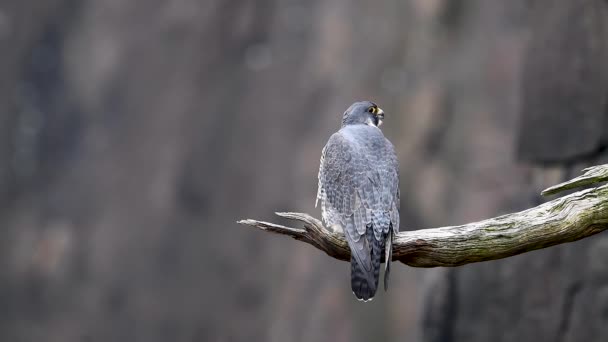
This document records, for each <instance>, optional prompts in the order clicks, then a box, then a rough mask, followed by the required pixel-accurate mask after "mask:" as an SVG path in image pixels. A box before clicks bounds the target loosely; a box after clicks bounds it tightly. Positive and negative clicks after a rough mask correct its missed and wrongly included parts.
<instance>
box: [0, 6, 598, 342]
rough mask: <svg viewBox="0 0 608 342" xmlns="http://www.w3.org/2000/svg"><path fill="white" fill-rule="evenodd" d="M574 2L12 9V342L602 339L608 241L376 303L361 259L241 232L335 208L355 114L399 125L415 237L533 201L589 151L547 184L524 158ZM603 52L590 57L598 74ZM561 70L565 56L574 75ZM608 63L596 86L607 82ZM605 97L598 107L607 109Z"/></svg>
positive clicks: (397, 274) (5, 302)
mask: <svg viewBox="0 0 608 342" xmlns="http://www.w3.org/2000/svg"><path fill="white" fill-rule="evenodd" d="M573 3H575V2H573V1H566V0H560V1H540V0H535V1H530V0H517V1H509V2H507V1H498V0H491V1H487V0H486V1H482V0H467V1H448V0H432V1H430V0H409V1H393V0H381V1H375V2H365V1H356V0H352V1H347V0H332V1H319V0H316V1H315V0H313V1H308V2H299V1H293V0H258V1H253V0H250V1H247V0H239V1H237V0H222V1H220V0H207V1H192V0H173V1H168V0H155V1H143V0H128V1H124V0H121V1H118V0H106V1H91V0H89V1H73V0H48V1H43V2H40V1H39V2H33V1H22V2H16V1H9V2H7V1H3V2H2V1H0V49H1V51H2V53H1V54H0V139H1V143H0V225H1V226H2V229H1V230H0V234H1V238H0V263H1V265H2V267H1V268H0V317H2V319H1V320H0V339H1V340H2V341H4V340H6V341H39V340H44V341H51V342H52V341H151V342H153V341H242V340H250V341H251V340H252V341H329V340H332V341H366V340H372V339H373V340H380V339H382V340H385V341H397V340H398V341H404V340H405V341H421V340H427V341H487V340H498V341H500V340H505V341H509V340H514V339H518V340H520V341H527V340H530V341H532V340H538V339H541V340H556V339H560V338H561V339H562V340H564V341H566V340H578V339H586V340H593V338H595V339H597V340H599V339H600V338H601V336H602V329H603V328H602V327H603V326H604V325H605V324H604V323H605V320H606V318H605V315H604V314H603V312H604V311H605V309H604V306H605V305H604V301H605V300H604V297H606V296H605V293H604V292H606V291H605V285H604V280H605V279H604V278H605V276H603V275H604V274H608V273H607V272H606V271H607V270H605V268H604V267H603V266H602V265H603V263H602V260H603V259H604V258H603V256H604V254H605V252H606V250H607V249H606V248H605V247H606V246H605V245H606V243H605V241H604V239H602V236H599V237H597V238H592V239H588V240H586V241H583V242H580V243H576V244H571V245H568V246H561V247H556V248H552V249H549V250H546V251H540V252H534V253H530V254H528V255H523V256H518V257H515V258H510V259H508V260H503V261H497V262H491V263H485V264H478V265H470V266H465V267H462V268H458V269H450V270H447V269H432V270H426V269H425V270H417V269H410V268H407V267H405V266H399V265H396V267H395V268H394V272H393V275H392V278H393V279H392V280H393V281H392V284H391V290H390V291H389V292H388V293H386V294H384V293H382V294H381V295H379V297H378V298H377V299H376V300H374V302H372V303H371V304H368V305H361V304H360V303H358V302H356V301H355V300H354V299H353V297H352V295H351V293H350V291H349V288H348V267H347V266H348V265H347V264H345V263H343V262H339V261H336V260H329V259H328V258H327V257H326V256H325V255H324V254H323V253H321V252H319V251H317V250H314V249H313V248H311V247H310V246H305V245H304V244H302V243H298V242H296V241H292V240H288V239H285V238H283V237H279V236H270V235H269V234H264V233H261V232H258V231H254V230H252V229H248V228H245V227H241V226H238V225H236V224H235V221H236V220H237V219H241V218H246V217H252V218H259V219H266V220H276V219H275V218H274V217H273V216H272V212H273V211H283V210H297V211H304V212H310V213H315V214H317V215H318V214H319V212H318V210H317V209H315V208H314V207H313V204H314V197H315V193H316V173H317V168H318V159H319V156H320V151H321V148H322V147H323V145H324V143H325V142H326V140H327V138H328V137H329V135H330V134H331V133H332V132H334V131H335V130H336V129H338V127H339V122H340V117H341V113H342V112H343V111H344V109H345V108H346V107H347V106H348V105H349V104H350V103H351V102H353V101H354V100H356V99H372V100H374V101H376V102H377V103H379V104H380V105H381V106H382V108H383V109H385V111H386V112H387V124H386V125H385V126H384V131H385V134H386V135H387V136H388V137H389V138H390V139H391V140H392V141H393V142H394V143H395V145H396V147H397V150H398V153H399V158H400V161H401V177H402V184H401V191H402V194H403V196H402V197H403V200H402V208H401V212H402V220H403V221H402V224H401V226H402V227H407V228H411V229H415V228H424V227H430V226H438V225H447V224H458V223H463V222H466V221H472V220H477V219H482V218H486V217H490V216H494V215H497V214H499V213H505V212H508V211H512V210H518V209H523V208H526V207H528V206H531V205H534V204H535V203H536V202H537V201H538V199H537V197H536V194H537V193H538V192H539V191H540V190H541V188H542V184H540V183H543V182H549V181H550V178H551V177H546V175H545V173H549V174H552V173H558V174H559V173H564V172H563V169H564V168H565V167H566V166H565V164H568V165H569V164H570V163H571V160H568V161H560V160H553V162H554V163H556V164H557V166H553V169H551V170H549V171H547V170H546V169H545V166H544V165H545V164H544V161H543V159H542V158H541V157H538V155H535V154H532V153H531V154H532V156H527V157H526V156H525V155H524V154H522V153H521V151H526V150H527V148H525V147H523V148H522V147H521V146H529V147H530V148H532V145H534V144H538V141H537V140H534V139H528V140H526V139H527V138H526V137H525V134H526V133H525V132H526V130H525V129H522V127H527V126H528V125H527V124H525V122H526V121H525V120H527V119H526V115H527V114H529V115H532V114H530V113H531V112H532V111H529V110H526V108H529V107H530V106H540V108H553V107H552V106H553V104H549V105H547V107H542V106H543V105H542V102H540V101H537V102H529V101H527V100H526V99H527V97H526V95H525V94H528V90H526V89H527V88H526V86H525V85H526V84H527V83H526V82H524V81H526V80H527V79H526V77H527V76H528V75H536V74H534V71H535V70H537V69H535V67H534V65H537V64H538V63H537V62H535V61H534V60H533V59H530V58H531V57H529V56H530V52H529V51H530V50H529V49H528V48H527V47H528V46H529V45H528V43H529V42H530V41H531V40H532V41H534V40H535V39H536V40H538V39H540V40H541V41H544V39H545V38H543V36H542V35H541V34H539V33H538V32H545V33H544V34H551V30H550V29H548V30H547V29H546V28H545V29H543V30H540V29H539V28H537V25H541V24H540V23H541V22H545V21H544V19H542V18H545V17H546V16H547V15H548V14H547V13H554V12H557V13H564V12H563V11H558V10H555V8H558V7H560V6H573V5H572V4H573ZM576 3H577V4H580V5H579V6H595V7H594V8H596V9H599V10H600V12H597V11H590V10H576V11H581V12H584V13H593V16H592V17H593V18H592V19H589V21H590V22H591V24H590V25H591V26H585V25H582V27H584V29H580V30H578V31H576V32H575V33H573V34H572V35H571V36H572V37H576V38H577V39H575V40H576V41H579V40H580V41H581V42H588V41H587V40H584V39H582V38H579V37H581V36H584V37H586V33H585V32H597V31H598V30H599V29H598V27H599V28H602V27H604V26H603V25H602V24H601V23H602V22H603V21H601V20H599V19H597V17H595V16H599V15H600V14H601V13H603V12H601V11H603V10H604V7H605V3H604V2H601V1H600V0H596V1H591V0H586V1H581V2H576ZM550 9H552V10H550ZM558 9H559V8H558ZM576 11H575V12H576ZM568 13H569V12H568ZM576 13H579V12H576ZM559 18H561V17H559ZM578 27H581V26H580V25H579V26H578ZM589 27H591V28H589ZM564 30H567V29H566V28H564ZM581 32H582V33H581ZM590 34H591V33H590ZM539 35H540V38H539ZM593 35H594V36H595V35H597V37H600V38H597V39H598V41H600V42H601V41H603V40H602V39H601V33H599V32H597V33H593ZM566 36H567V37H570V35H566ZM547 41H552V40H550V39H549V38H547ZM594 41H595V40H594ZM572 44H576V43H572ZM595 44H596V43H593V42H591V43H589V44H588V46H591V47H590V48H589V49H588V50H584V51H591V52H588V54H587V55H581V57H580V59H581V61H582V62H581V64H580V65H582V66H583V69H584V70H591V71H593V70H595V68H596V67H594V66H593V65H596V66H597V69H598V73H599V72H600V71H599V70H600V69H601V70H604V69H602V67H603V66H601V65H600V64H601V59H600V58H597V57H594V56H595V54H593V53H592V52H593V51H596V50H594V49H596V45H595ZM598 44H599V43H598ZM550 46H552V47H553V48H556V49H558V48H559V47H560V46H561V45H560V44H556V45H550ZM555 46H557V47H555ZM566 46H567V47H568V48H570V45H568V44H566ZM569 51H573V50H569ZM535 55H536V54H532V56H535ZM561 55H562V54H558V53H555V54H549V55H548V58H551V57H554V58H556V61H555V62H554V64H552V65H558V66H559V67H561V68H563V67H567V65H568V64H560V59H559V58H560V56H561ZM563 55H564V56H572V55H574V57H576V53H575V52H571V54H563ZM586 58H589V59H590V60H592V62H589V61H587V60H586ZM561 63H564V62H563V60H562V62H561ZM541 65H542V63H541ZM563 65H566V66H563ZM527 68H531V69H532V71H526V70H528V69H527ZM604 68H605V67H604ZM524 71H526V72H524ZM591 71H589V73H590V74H593V77H591V78H590V80H591V79H592V80H593V81H592V82H591V81H590V82H585V80H582V81H581V84H583V85H585V84H587V85H589V84H591V85H594V84H598V86H599V85H601V84H603V83H602V82H603V80H602V78H601V77H598V76H596V75H595V74H594V73H592V72H591ZM573 74H574V75H575V76H576V75H578V74H576V73H573ZM600 74H601V73H600ZM584 75H588V74H587V73H585V74H584ZM532 79H535V80H538V81H545V82H546V83H547V84H549V85H551V84H555V82H552V81H551V79H550V78H548V77H532ZM522 84H523V85H522ZM560 84H562V83H560ZM565 84H568V83H567V82H566V83H565ZM530 87H531V89H532V90H530V92H532V91H534V89H544V88H542V85H539V86H538V87H535V86H530ZM589 87H590V89H591V86H589ZM596 88H597V87H593V89H594V90H593V91H592V93H591V94H586V93H585V94H586V95H585V96H582V95H581V96H580V97H579V98H580V99H588V98H591V99H593V101H595V102H593V101H592V102H593V103H596V102H597V101H601V100H598V98H599V97H601V96H603V95H602V93H601V91H599V90H597V89H596ZM577 89H580V88H577ZM524 90H525V91H524ZM522 93H523V94H524V95H522ZM541 94H545V96H547V98H548V99H551V92H550V91H547V92H544V93H543V92H541ZM547 101H549V100H547ZM580 101H582V102H584V103H587V100H580ZM539 103H540V104H539ZM581 108H583V109H582V112H581V113H584V114H580V113H579V114H578V115H579V116H580V115H589V118H595V119H590V120H601V119H597V118H598V117H600V116H598V115H597V114H596V113H595V112H593V113H588V112H589V111H590V110H591V109H593V110H595V109H597V108H598V107H597V104H593V105H584V106H582V107H581ZM520 112H522V113H524V115H521V116H520V115H519V113H520ZM533 112H534V113H540V114H538V115H543V114H542V112H543V111H542V110H539V111H536V110H535V111H533ZM535 115H536V114H535ZM553 115H554V117H553V118H552V120H549V121H555V120H558V119H559V120H562V118H563V120H568V115H569V114H568V111H562V112H559V113H555V114H553ZM569 120H571V121H572V122H574V123H576V122H577V120H576V117H574V119H573V117H572V116H570V119H569ZM533 121H534V122H539V120H533ZM541 123H542V122H541ZM598 125H601V123H598ZM542 126H543V125H541V128H542ZM584 127H594V128H595V127H596V125H595V124H594V125H586V126H584ZM549 131H550V129H549ZM573 134H574V133H573ZM594 134H595V135H594V136H595V137H596V138H595V139H594V138H593V137H591V138H589V137H588V136H587V135H586V133H584V132H583V133H580V132H579V133H576V134H575V135H567V134H566V133H564V136H568V137H571V138H570V139H571V140H569V141H579V140H578V139H586V140H590V142H589V143H585V146H586V147H585V148H581V150H584V151H579V152H577V151H574V152H572V153H571V155H574V156H578V155H580V156H584V157H585V158H589V156H590V155H591V156H592V157H593V156H595V155H594V154H593V152H592V151H596V150H598V149H599V147H600V145H601V137H599V136H600V135H601V134H596V133H594ZM543 141H544V143H545V144H549V142H548V141H546V140H543ZM541 143H542V141H541ZM565 145H566V146H572V145H571V144H565ZM580 145H581V146H582V145H583V144H580ZM534 146H536V145H534ZM546 149H547V148H546V146H544V147H542V148H539V150H546ZM569 153H570V152H569ZM534 156H536V157H534ZM558 156H559V154H558ZM581 158H583V157H581ZM581 158H579V159H576V158H575V157H572V159H573V160H574V159H575V160H576V161H577V162H578V163H581V164H582V163H585V162H587V159H585V160H582V159H581ZM520 160H524V161H526V162H525V163H523V162H520ZM560 163H561V164H560ZM562 164H564V165H562ZM539 169H540V171H539ZM553 170H555V171H553ZM539 172H540V173H541V175H543V177H541V178H542V180H543V182H538V181H537V178H538V177H537V175H538V173H539ZM559 177H560V176H558V177H557V179H559ZM554 178H555V177H554Z"/></svg>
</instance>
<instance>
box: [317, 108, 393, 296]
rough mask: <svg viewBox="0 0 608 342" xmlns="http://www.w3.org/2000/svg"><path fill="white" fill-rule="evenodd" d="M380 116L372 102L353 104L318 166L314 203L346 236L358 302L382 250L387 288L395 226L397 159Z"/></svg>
mask: <svg viewBox="0 0 608 342" xmlns="http://www.w3.org/2000/svg"><path fill="white" fill-rule="evenodd" d="M383 119H384V112H383V111H382V109H380V108H378V106H377V105H376V104H375V103H373V102H370V101H362V102H355V103H353V104H352V105H351V106H350V107H349V108H348V109H347V110H346V112H344V116H343V117H342V128H340V130H339V131H338V132H336V133H334V134H333V135H332V136H331V137H330V138H329V141H328V142H327V145H325V147H324V148H323V152H322V154H321V165H320V167H319V190H318V192H317V204H318V202H319V200H320V201H321V210H322V213H323V221H325V223H326V224H327V225H328V226H330V227H339V228H341V229H342V230H343V232H344V235H345V236H346V240H347V241H348V246H349V247H350V250H351V259H350V263H351V287H352V290H353V293H354V294H355V296H356V297H357V299H359V300H363V301H368V300H370V299H372V298H373V297H374V294H375V293H376V289H377V287H378V278H379V274H380V263H381V259H382V256H383V254H384V257H385V258H386V261H385V264H386V265H385V273H384V289H385V290H386V289H387V288H388V277H389V273H390V260H391V253H392V242H393V236H394V234H395V233H397V232H398V231H399V164H398V161H397V155H396V154H395V148H394V147H393V144H391V142H390V141H388V140H387V139H386V138H385V137H384V135H383V134H382V131H381V130H380V128H379V127H380V125H381V124H382V120H383Z"/></svg>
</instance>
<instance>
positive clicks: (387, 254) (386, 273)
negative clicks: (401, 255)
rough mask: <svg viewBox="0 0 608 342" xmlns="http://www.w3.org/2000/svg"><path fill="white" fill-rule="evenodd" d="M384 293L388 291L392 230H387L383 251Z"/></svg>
mask: <svg viewBox="0 0 608 342" xmlns="http://www.w3.org/2000/svg"><path fill="white" fill-rule="evenodd" d="M384 254H385V261H384V291H388V279H389V276H390V274H391V259H392V258H393V229H392V227H391V229H389V230H388V236H387V237H386V248H385V250H384Z"/></svg>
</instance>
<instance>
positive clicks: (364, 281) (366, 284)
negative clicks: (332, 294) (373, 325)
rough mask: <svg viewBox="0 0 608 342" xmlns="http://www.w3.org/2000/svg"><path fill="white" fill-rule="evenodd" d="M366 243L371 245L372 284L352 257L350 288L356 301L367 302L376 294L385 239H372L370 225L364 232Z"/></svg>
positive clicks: (372, 231)
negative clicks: (368, 242)
mask: <svg viewBox="0 0 608 342" xmlns="http://www.w3.org/2000/svg"><path fill="white" fill-rule="evenodd" d="M366 238H367V241H370V242H371V243H370V245H371V250H370V254H371V261H372V272H373V283H371V282H370V281H371V280H369V278H370V277H367V274H366V272H367V271H365V270H364V269H363V268H362V267H361V266H360V265H359V264H358V263H357V260H356V259H355V258H354V257H351V260H350V263H351V287H352V289H353V293H354V294H355V296H356V297H357V299H360V300H363V301H368V300H371V299H372V298H373V297H374V295H375V294H376V289H377V288H378V279H379V278H380V267H381V263H382V256H383V254H384V253H383V251H384V247H385V237H383V238H382V239H380V240H377V239H376V238H375V237H374V229H373V227H372V225H368V226H367V232H366ZM384 286H385V288H386V276H385V285H384Z"/></svg>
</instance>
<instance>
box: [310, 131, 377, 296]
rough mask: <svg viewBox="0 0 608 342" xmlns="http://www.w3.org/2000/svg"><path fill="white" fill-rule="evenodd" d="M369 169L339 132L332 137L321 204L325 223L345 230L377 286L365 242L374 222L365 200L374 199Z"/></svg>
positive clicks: (324, 157) (321, 179) (325, 152)
mask: <svg viewBox="0 0 608 342" xmlns="http://www.w3.org/2000/svg"><path fill="white" fill-rule="evenodd" d="M367 167H368V162H367V160H366V158H365V156H364V155H363V153H361V151H358V150H357V149H356V148H355V147H354V146H352V145H351V143H350V142H349V141H348V140H346V139H345V138H344V137H342V135H341V134H340V133H339V132H338V133H335V134H334V135H332V136H331V137H330V139H329V141H328V142H327V145H325V148H324V149H323V153H322V156H321V165H320V167H319V191H318V193H317V201H318V200H320V201H321V209H322V211H323V220H324V221H325V222H326V223H327V224H329V225H334V224H339V225H340V226H341V227H342V228H343V229H344V235H345V236H346V239H347V241H348V244H349V246H350V249H351V252H352V253H353V256H354V257H355V259H357V262H358V263H359V264H360V265H362V266H363V268H364V269H365V271H366V278H368V282H369V283H370V284H373V283H374V280H373V271H372V263H371V256H370V250H371V247H370V245H369V243H368V241H367V239H365V238H362V237H363V236H365V232H366V226H367V224H369V223H370V222H371V212H372V211H371V210H370V209H368V208H367V207H366V206H365V205H364V203H363V201H362V200H361V196H362V195H363V196H374V190H373V187H372V185H371V184H370V183H369V182H368V180H367V173H368V170H367ZM365 194H367V195H365Z"/></svg>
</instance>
